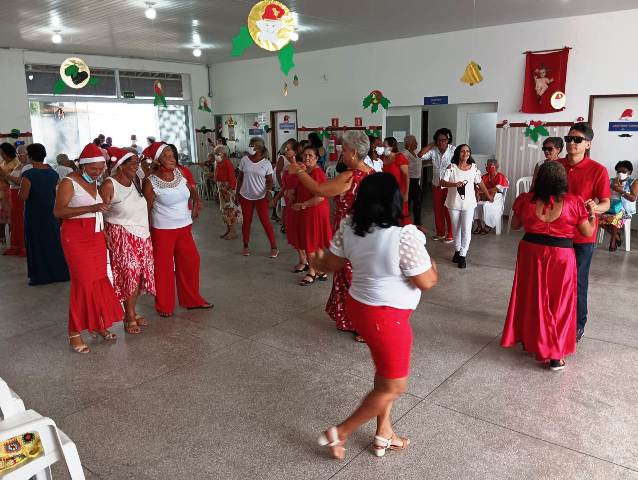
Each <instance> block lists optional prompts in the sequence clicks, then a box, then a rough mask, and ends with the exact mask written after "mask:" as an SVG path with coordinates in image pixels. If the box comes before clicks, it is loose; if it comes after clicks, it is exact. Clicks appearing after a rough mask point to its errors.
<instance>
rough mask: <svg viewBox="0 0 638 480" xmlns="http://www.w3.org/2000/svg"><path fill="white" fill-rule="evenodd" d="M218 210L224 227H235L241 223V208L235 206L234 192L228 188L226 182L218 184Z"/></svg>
mask: <svg viewBox="0 0 638 480" xmlns="http://www.w3.org/2000/svg"><path fill="white" fill-rule="evenodd" d="M217 186H218V188H219V209H220V210H221V212H222V218H223V219H224V223H225V224H226V225H235V224H237V223H242V222H243V218H242V215H241V208H239V205H237V201H236V199H235V190H233V189H232V188H230V186H229V185H228V184H227V183H226V182H219V183H218V184H217Z"/></svg>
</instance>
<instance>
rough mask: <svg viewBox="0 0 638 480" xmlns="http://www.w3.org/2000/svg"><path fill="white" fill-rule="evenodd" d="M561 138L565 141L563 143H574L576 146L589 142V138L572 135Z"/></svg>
mask: <svg viewBox="0 0 638 480" xmlns="http://www.w3.org/2000/svg"><path fill="white" fill-rule="evenodd" d="M563 138H564V139H565V143H571V142H574V143H575V144H576V145H578V144H579V143H583V142H589V141H590V140H589V138H585V137H578V136H573V135H565V136H564V137H563Z"/></svg>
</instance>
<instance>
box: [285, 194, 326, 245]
mask: <svg viewBox="0 0 638 480" xmlns="http://www.w3.org/2000/svg"><path fill="white" fill-rule="evenodd" d="M296 213H298V216H297V235H296V237H297V238H296V241H297V244H296V245H293V246H294V247H295V248H297V249H298V250H305V251H306V252H308V253H313V252H316V251H317V250H322V249H326V248H328V247H329V246H330V241H331V240H332V226H331V225H330V205H329V203H328V201H327V200H324V201H323V202H321V203H320V204H319V205H317V206H314V207H311V208H307V209H305V210H301V211H299V212H296ZM287 231H288V230H286V232H287Z"/></svg>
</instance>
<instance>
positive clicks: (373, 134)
mask: <svg viewBox="0 0 638 480" xmlns="http://www.w3.org/2000/svg"><path fill="white" fill-rule="evenodd" d="M365 132H366V135H367V136H368V137H379V138H381V130H370V129H368V128H366V130H365Z"/></svg>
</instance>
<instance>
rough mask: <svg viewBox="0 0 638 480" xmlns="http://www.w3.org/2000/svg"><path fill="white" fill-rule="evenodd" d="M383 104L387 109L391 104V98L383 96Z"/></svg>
mask: <svg viewBox="0 0 638 480" xmlns="http://www.w3.org/2000/svg"><path fill="white" fill-rule="evenodd" d="M381 106H382V107H383V108H385V109H386V110H387V109H388V107H389V106H390V100H388V99H387V98H385V97H381Z"/></svg>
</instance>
